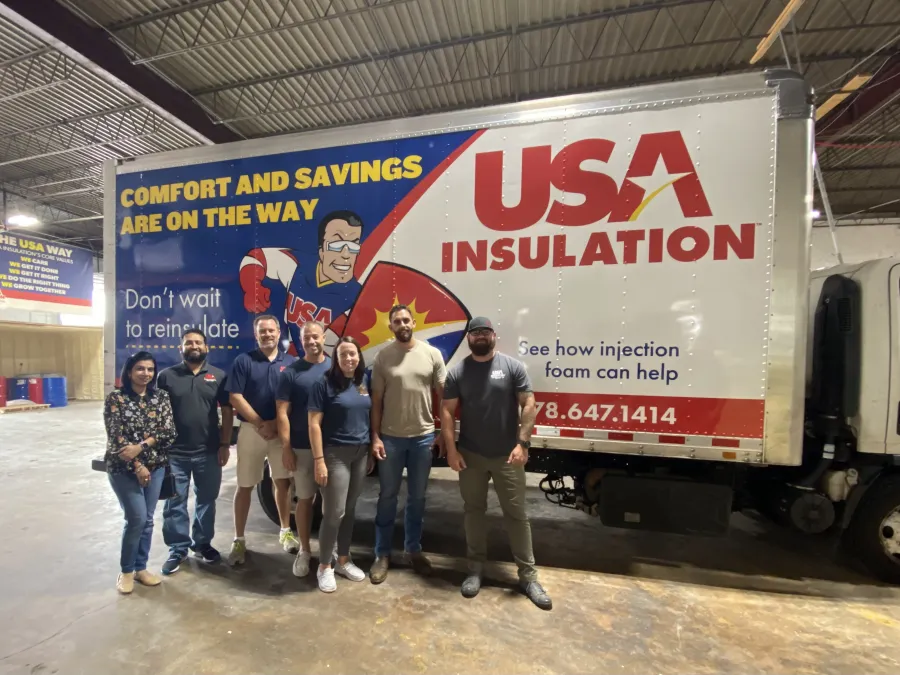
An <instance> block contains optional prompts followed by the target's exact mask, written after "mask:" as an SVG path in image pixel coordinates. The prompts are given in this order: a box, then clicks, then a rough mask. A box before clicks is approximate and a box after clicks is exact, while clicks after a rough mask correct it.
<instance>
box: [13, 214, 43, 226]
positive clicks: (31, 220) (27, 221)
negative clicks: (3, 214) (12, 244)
mask: <svg viewBox="0 0 900 675" xmlns="http://www.w3.org/2000/svg"><path fill="white" fill-rule="evenodd" d="M39 222H40V221H39V220H38V219H37V218H35V217H34V216H26V215H25V214H24V213H17V214H16V215H14V216H10V217H9V218H7V219H6V223H7V224H8V225H15V226H16V227H31V226H32V225H37V224H38V223H39Z"/></svg>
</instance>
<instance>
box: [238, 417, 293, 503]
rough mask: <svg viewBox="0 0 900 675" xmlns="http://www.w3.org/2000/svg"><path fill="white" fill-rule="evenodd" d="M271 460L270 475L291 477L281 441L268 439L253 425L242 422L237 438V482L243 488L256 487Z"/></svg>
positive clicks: (275, 477)
mask: <svg viewBox="0 0 900 675" xmlns="http://www.w3.org/2000/svg"><path fill="white" fill-rule="evenodd" d="M267 459H268V460H269V475H270V476H271V477H272V478H273V479H278V478H290V477H291V474H290V472H289V471H288V470H287V469H285V468H284V462H282V461H281V441H280V440H279V439H278V438H274V439H272V440H271V441H267V440H266V439H264V438H263V437H262V436H260V435H259V432H258V431H257V430H256V428H254V427H253V426H251V425H249V424H242V425H241V427H240V429H239V430H238V438H237V482H238V485H239V486H240V487H242V488H252V487H256V486H257V485H258V484H259V483H260V481H262V479H263V468H264V466H265V462H266V460H267Z"/></svg>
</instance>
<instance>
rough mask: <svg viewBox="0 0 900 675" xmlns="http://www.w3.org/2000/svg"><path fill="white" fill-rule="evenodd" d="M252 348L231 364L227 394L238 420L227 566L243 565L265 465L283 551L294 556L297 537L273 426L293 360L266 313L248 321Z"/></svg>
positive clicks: (286, 474) (287, 480)
mask: <svg viewBox="0 0 900 675" xmlns="http://www.w3.org/2000/svg"><path fill="white" fill-rule="evenodd" d="M253 332H254V334H255V335H256V344H257V345H258V348H257V349H254V350H253V351H251V352H247V353H246V354H241V355H240V356H238V357H237V358H236V359H235V360H234V364H233V365H232V367H231V377H229V378H228V392H229V394H230V398H231V405H232V407H233V408H234V411H235V412H236V413H237V416H238V419H239V420H241V427H240V430H239V431H238V439H237V483H238V484H237V490H235V493H234V542H233V543H232V544H231V552H230V553H229V555H228V562H229V563H230V564H231V565H240V564H243V562H244V554H245V553H246V552H247V544H246V542H245V541H244V527H246V525H247V516H248V515H249V514H250V501H251V498H252V493H253V488H254V487H256V486H257V485H258V484H259V482H260V481H261V480H262V479H263V470H264V467H265V462H266V460H268V461H269V472H270V474H271V476H272V482H273V483H274V485H275V504H276V506H277V507H278V518H279V520H280V521H281V533H280V535H279V541H280V543H281V545H282V546H283V547H284V550H285V551H288V552H290V553H296V552H297V551H298V549H299V543H298V542H297V538H296V537H294V535H293V533H292V532H291V503H290V479H291V474H290V472H289V471H288V470H287V469H285V468H284V464H283V462H282V459H281V441H279V439H278V428H277V424H276V421H275V393H276V391H277V389H278V380H279V378H280V377H281V373H282V372H284V370H285V368H287V367H288V366H290V365H291V364H292V363H293V362H294V361H296V358H294V357H293V356H291V355H289V354H285V353H284V352H283V351H281V350H280V349H279V348H278V341H279V339H280V337H281V327H280V325H279V323H278V319H276V318H275V317H274V316H272V315H271V314H263V315H262V316H258V317H256V319H255V320H254V321H253Z"/></svg>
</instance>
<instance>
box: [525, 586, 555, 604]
mask: <svg viewBox="0 0 900 675" xmlns="http://www.w3.org/2000/svg"><path fill="white" fill-rule="evenodd" d="M521 587H522V592H523V593H525V595H527V596H528V599H529V600H531V601H532V602H533V603H534V604H535V605H537V606H538V607H540V608H541V609H553V601H552V600H551V599H550V596H549V595H547V591H545V590H544V587H543V586H541V585H540V584H539V583H538V582H536V581H529V582H528V583H525V584H522V585H521Z"/></svg>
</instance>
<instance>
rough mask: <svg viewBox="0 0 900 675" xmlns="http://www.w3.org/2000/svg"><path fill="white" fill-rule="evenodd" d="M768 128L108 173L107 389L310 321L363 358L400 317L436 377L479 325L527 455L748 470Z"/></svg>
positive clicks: (619, 114)
mask: <svg viewBox="0 0 900 675" xmlns="http://www.w3.org/2000/svg"><path fill="white" fill-rule="evenodd" d="M776 117H777V106H776V105H775V97H774V96H773V95H763V94H759V95H747V96H742V97H734V98H731V99H728V100H718V99H717V98H716V97H706V98H704V97H697V100H681V101H679V102H678V104H677V105H666V104H661V105H659V106H658V107H657V106H651V105H646V106H620V108H619V109H616V108H605V109H603V110H602V111H596V112H594V113H592V114H559V115H557V116H556V117H538V116H536V117H534V118H529V117H528V116H527V115H524V117H522V118H519V119H512V120H510V121H509V122H508V123H503V124H497V125H493V126H491V125H488V126H481V127H479V126H478V125H471V127H469V128H461V127H451V129H452V128H458V129H460V128H461V130H459V131H447V132H445V133H440V132H436V131H432V132H430V133H426V134H419V135H410V136H409V137H398V138H394V139H390V140H374V141H373V142H348V141H342V140H341V136H340V134H338V133H337V132H331V133H330V134H328V135H327V136H325V137H323V138H325V139H327V141H324V140H323V141H322V142H323V143H327V145H326V146H324V147H312V148H311V147H309V145H310V144H316V143H317V141H316V139H315V135H314V134H312V135H309V134H307V135H303V136H301V137H299V138H302V139H303V143H302V144H299V145H298V146H296V147H301V146H302V147H303V149H292V138H294V137H287V138H285V139H280V142H281V144H282V146H281V148H280V149H278V150H271V151H267V152H265V153H263V154H260V153H259V152H255V153H254V155H253V156H241V154H240V152H235V151H233V152H232V153H231V154H232V156H231V157H230V158H228V159H223V160H217V161H195V162H193V163H188V164H184V165H179V166H168V167H165V168H158V169H148V170H140V171H137V170H134V171H131V170H129V169H128V167H127V165H124V166H122V167H119V168H118V170H117V175H116V176H115V190H114V194H115V200H116V205H115V231H116V237H115V279H116V285H115V297H116V303H115V304H116V307H115V312H116V314H115V316H116V321H115V343H116V349H115V353H116V368H119V367H121V364H122V362H123V361H124V359H125V358H126V357H127V355H128V354H129V353H130V352H133V351H134V350H136V349H139V348H144V349H150V350H151V351H153V352H154V353H155V354H156V355H157V356H158V358H159V359H160V367H165V366H167V365H170V364H172V363H173V362H175V361H177V360H179V359H180V353H179V351H178V344H179V337H180V334H181V331H182V330H183V329H184V328H186V327H188V326H195V325H196V326H200V327H201V328H203V329H204V330H205V331H206V332H207V334H208V335H209V344H210V348H211V351H210V359H211V362H213V363H215V364H216V365H218V366H220V367H223V368H227V367H228V366H229V365H230V363H231V361H232V360H233V358H234V357H235V356H236V355H237V354H238V353H240V352H241V351H244V350H247V349H249V348H252V346H253V336H252V319H253V317H254V316H255V315H257V314H259V313H272V314H275V315H276V316H277V317H278V318H279V319H280V320H281V321H282V328H283V336H284V339H285V342H286V344H287V345H288V347H289V348H290V349H291V350H292V351H295V352H300V350H301V346H300V342H299V328H300V326H302V324H303V323H304V322H306V321H310V320H317V321H321V322H323V323H324V324H325V325H326V326H327V327H328V341H329V342H330V343H332V344H333V343H334V341H335V340H336V339H337V337H339V336H341V335H345V334H352V335H353V336H354V337H356V338H357V339H358V340H360V342H361V344H362V345H363V349H364V353H365V354H366V357H367V359H371V357H372V356H373V355H374V353H375V352H376V351H377V350H378V349H379V348H381V347H383V346H384V345H385V344H387V343H388V341H389V340H390V339H391V337H392V336H391V334H390V331H389V330H388V328H387V311H388V309H389V308H390V307H391V305H393V304H394V303H396V302H401V303H403V304H407V305H409V306H410V307H411V308H412V311H413V315H414V317H415V318H416V321H417V323H418V335H419V336H420V337H421V338H422V339H426V340H428V341H429V342H430V343H432V344H434V345H435V346H437V347H438V348H439V349H441V351H442V353H443V354H444V357H445V359H446V360H447V361H448V363H451V364H452V363H455V362H456V361H458V360H460V359H462V358H464V357H465V356H466V355H467V354H468V349H467V348H466V346H465V344H464V329H465V325H466V322H467V321H468V320H469V318H471V317H472V316H477V315H486V316H488V317H490V318H491V320H492V321H493V322H494V325H495V326H496V329H497V333H498V348H499V349H500V350H501V351H503V352H506V353H508V354H510V355H513V356H516V357H517V358H520V359H521V360H523V361H524V362H525V363H526V365H527V368H528V372H529V374H530V376H531V378H532V381H533V384H534V388H535V396H536V400H537V405H538V409H539V412H538V421H537V424H538V429H537V432H536V433H537V434H539V435H542V436H549V437H559V438H583V439H601V440H607V441H614V440H621V441H634V442H643V441H644V440H646V441H647V442H648V443H663V444H667V445H671V446H679V445H684V446H703V447H708V448H720V449H721V450H722V451H723V452H725V453H726V456H727V453H728V452H729V451H731V450H734V451H738V450H752V449H756V451H759V449H760V448H761V447H762V439H763V437H764V433H765V419H766V415H765V412H766V392H767V385H768V377H769V371H768V364H769V360H770V356H769V343H770V330H772V326H770V315H771V313H772V311H771V306H770V303H771V299H772V297H773V293H774V292H776V291H777V289H774V288H773V284H772V278H773V276H772V274H773V246H774V240H775V229H774V213H775V189H774V185H775V179H774V174H775V166H774V162H775V156H776V133H775V131H776V126H777V125H776V121H777V119H776ZM240 145H241V144H238V147H240ZM269 147H271V144H270V146H269ZM181 156H182V158H184V157H185V155H184V153H181ZM184 161H185V160H184V159H182V162H184ZM187 161H188V162H191V161H192V160H190V159H188V160H187ZM738 179H739V180H738ZM775 328H776V329H777V326H776V327H775ZM791 329H793V326H791Z"/></svg>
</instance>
